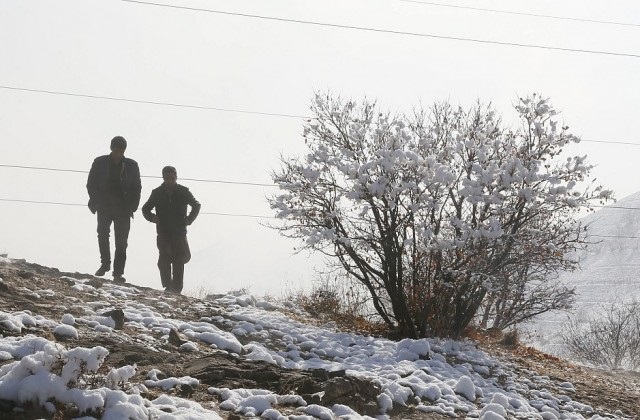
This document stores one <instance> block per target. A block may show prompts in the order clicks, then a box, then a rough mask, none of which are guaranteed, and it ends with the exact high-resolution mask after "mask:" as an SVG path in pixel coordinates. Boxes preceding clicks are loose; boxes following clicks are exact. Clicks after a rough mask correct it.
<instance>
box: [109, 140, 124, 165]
mask: <svg viewBox="0 0 640 420" xmlns="http://www.w3.org/2000/svg"><path fill="white" fill-rule="evenodd" d="M125 150H127V141H126V140H125V139H124V137H122V136H115V137H114V138H112V139H111V156H113V158H114V159H115V161H116V162H120V161H121V160H122V159H123V158H124V151H125Z"/></svg>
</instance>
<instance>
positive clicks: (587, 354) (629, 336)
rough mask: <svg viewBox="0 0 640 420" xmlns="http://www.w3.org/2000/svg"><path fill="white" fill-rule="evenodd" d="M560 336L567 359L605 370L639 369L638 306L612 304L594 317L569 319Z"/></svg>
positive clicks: (617, 302) (600, 310)
mask: <svg viewBox="0 0 640 420" xmlns="http://www.w3.org/2000/svg"><path fill="white" fill-rule="evenodd" d="M563 331H564V332H563V333H562V335H561V337H562V341H563V343H564V345H565V346H566V347H567V350H568V351H569V353H570V355H571V356H572V357H574V358H576V359H578V360H579V361H582V362H585V363H588V364H592V365H595V366H599V367H604V368H608V369H630V370H637V369H638V367H639V366H640V302H638V301H636V300H633V301H631V302H620V301H614V302H611V303H609V304H606V305H602V306H601V307H600V308H599V309H598V310H597V311H596V312H595V314H594V315H592V316H590V317H586V318H575V319H569V320H568V322H567V323H566V324H565V326H564V328H563Z"/></svg>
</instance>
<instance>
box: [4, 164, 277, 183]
mask: <svg viewBox="0 0 640 420" xmlns="http://www.w3.org/2000/svg"><path fill="white" fill-rule="evenodd" d="M0 168H14V169H30V170H39V171H52V172H72V173H81V174H88V173H89V171H82V170H78V169H62V168H47V167H42V166H26V165H7V164H0ZM140 177H141V178H162V177H161V176H156V175H140ZM180 179H181V180H183V181H194V182H210V183H217V184H231V185H248V186H256V187H275V186H276V185H275V184H266V183H259V182H244V181H225V180H219V179H202V178H184V177H180Z"/></svg>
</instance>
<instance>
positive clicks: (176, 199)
mask: <svg viewBox="0 0 640 420" xmlns="http://www.w3.org/2000/svg"><path fill="white" fill-rule="evenodd" d="M162 179H163V180H164V182H163V183H162V185H160V186H159V187H158V188H156V189H154V190H153V191H152V192H151V196H150V197H149V200H147V202H146V203H145V204H144V205H143V206H142V214H143V215H144V218H145V219H147V220H148V221H150V222H152V223H155V224H156V231H157V232H158V238H157V243H158V252H159V256H158V269H159V270H160V280H161V281H162V287H164V288H165V291H166V292H173V293H180V292H182V287H183V280H184V265H185V264H186V263H188V262H189V260H190V259H191V251H190V250H189V243H188V242H187V226H189V225H190V224H191V223H193V221H194V220H195V219H196V217H198V213H199V212H200V203H199V202H198V200H196V199H195V197H194V196H193V194H191V191H189V189H188V188H187V187H184V186H182V185H179V184H178V183H177V180H178V173H177V171H176V168H174V167H173V166H165V167H164V168H162ZM187 206H191V211H190V212H189V214H188V215H187ZM154 208H155V211H156V212H155V213H152V210H153V209H154Z"/></svg>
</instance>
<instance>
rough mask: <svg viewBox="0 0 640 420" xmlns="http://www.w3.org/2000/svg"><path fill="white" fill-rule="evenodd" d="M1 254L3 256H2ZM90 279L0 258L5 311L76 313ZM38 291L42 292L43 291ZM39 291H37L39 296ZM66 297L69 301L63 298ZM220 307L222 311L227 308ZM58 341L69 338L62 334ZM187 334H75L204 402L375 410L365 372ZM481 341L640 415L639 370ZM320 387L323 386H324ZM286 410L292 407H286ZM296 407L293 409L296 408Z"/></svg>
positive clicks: (187, 311)
mask: <svg viewBox="0 0 640 420" xmlns="http://www.w3.org/2000/svg"><path fill="white" fill-rule="evenodd" d="M0 261H2V260H0ZM67 277H69V278H92V279H93V280H92V283H93V285H94V286H95V287H99V286H100V284H101V282H105V281H108V280H103V279H98V278H94V277H93V276H91V275H88V274H81V273H61V272H59V271H58V270H57V269H55V268H48V267H43V266H39V265H37V264H31V263H27V262H25V261H22V260H13V261H12V262H11V263H3V262H0V278H1V279H2V282H1V283H0V311H4V312H15V311H22V310H29V311H31V312H32V313H33V314H38V315H42V316H44V317H46V318H48V319H53V320H59V319H61V317H62V316H63V315H64V314H65V313H69V312H71V313H73V311H74V308H76V307H77V308H78V310H80V305H79V303H78V299H80V297H81V296H82V295H81V294H80V293H79V292H77V291H76V290H74V289H72V288H71V287H70V285H71V284H72V283H73V282H72V281H65V278H67ZM138 288H139V289H141V290H143V291H144V293H143V294H142V295H141V297H140V298H139V300H141V301H143V302H144V303H145V304H149V305H151V304H154V302H157V300H155V299H151V298H156V299H157V298H158V297H159V296H163V300H164V301H165V302H167V303H169V304H170V305H169V306H170V307H171V308H173V309H168V308H167V307H166V306H164V307H162V308H158V311H162V312H164V313H166V312H167V311H171V310H174V311H177V310H178V308H179V313H178V312H176V314H175V317H176V318H180V319H185V318H188V319H194V320H197V319H200V318H201V317H202V316H203V314H200V313H198V309H194V307H195V305H192V303H193V301H194V300H195V298H191V297H186V296H180V295H163V292H161V291H158V290H154V289H149V288H143V287H138ZM46 290H53V291H54V292H55V294H52V297H51V298H50V299H49V298H47V294H46V293H43V292H42V291H46ZM38 291H40V292H38ZM34 293H38V296H37V298H36V297H35V296H34ZM61 297H64V298H63V299H64V301H61ZM145 300H146V301H145ZM221 312H222V311H221ZM110 315H111V316H112V317H113V318H114V320H116V323H118V324H119V331H121V332H122V334H123V336H124V335H126V336H128V337H131V336H134V337H135V335H136V334H137V332H136V331H134V330H132V329H131V328H130V327H128V326H127V325H126V324H124V319H123V316H122V314H118V313H117V312H114V313H112V314H110ZM0 333H1V334H3V335H13V334H15V333H14V332H12V331H10V330H7V329H3V326H2V324H1V323H0ZM20 334H35V335H41V336H45V337H46V338H48V339H50V340H54V339H56V338H55V337H53V336H52V333H51V332H50V330H46V329H40V328H37V327H32V328H29V329H23V331H22V332H21V333H20ZM57 339H58V340H61V341H63V340H66V338H64V337H58V338H57ZM183 341H184V337H182V336H181V335H180V333H178V332H177V331H174V332H172V334H171V335H170V339H169V341H168V342H167V344H166V346H165V348H164V349H163V350H164V352H163V353H157V352H150V351H148V349H147V348H146V347H145V345H144V342H143V341H140V342H134V343H132V342H131V340H125V339H119V335H118V334H111V335H108V336H105V335H104V334H97V333H92V331H91V330H90V329H89V328H87V330H86V331H83V333H82V334H80V338H79V339H74V340H73V343H72V345H73V346H74V347H77V346H83V347H94V346H97V345H100V346H103V347H106V348H107V349H108V350H109V356H108V359H107V361H106V363H105V369H106V368H107V366H108V368H111V367H119V366H123V365H128V364H133V363H135V364H136V365H137V366H138V368H139V373H138V375H140V378H133V379H132V380H133V381H135V380H136V379H137V380H138V381H140V382H144V376H145V375H146V373H147V372H148V371H149V370H150V369H152V368H155V369H159V370H161V371H162V372H164V374H166V375H167V376H176V377H182V376H191V377H194V378H197V379H199V380H200V385H199V386H197V387H189V386H183V387H181V388H178V389H172V390H170V391H169V392H171V393H175V394H176V395H179V396H183V397H188V398H189V399H191V400H193V401H197V402H200V403H201V404H203V405H205V404H208V403H211V402H216V398H217V397H216V396H215V395H211V394H209V393H208V392H207V388H208V387H209V386H215V387H219V388H222V387H228V388H231V389H233V388H258V389H268V390H271V391H274V392H276V393H278V394H287V393H289V392H293V393H295V394H298V395H301V396H303V397H304V398H305V400H308V402H313V403H316V404H321V405H324V406H331V405H333V404H336V403H340V404H347V405H349V406H351V407H352V408H353V409H355V410H357V411H358V412H359V413H362V414H368V415H372V416H373V415H376V413H377V407H376V403H375V401H376V396H377V395H378V393H379V392H378V390H377V389H376V387H375V385H373V384H372V383H369V382H367V381H365V380H362V379H357V378H353V377H349V376H346V375H345V373H344V372H340V371H338V372H327V371H322V370H317V371H294V370H286V369H283V368H280V367H278V366H274V365H271V364H268V363H265V362H260V361H251V360H246V359H243V358H242V357H239V358H238V357H232V356H230V355H229V354H228V353H226V352H217V351H216V350H213V349H211V348H209V347H206V346H203V347H202V349H200V350H201V351H199V352H180V351H178V347H179V346H180V344H181V343H182V342H183ZM479 346H480V347H482V348H483V350H485V351H487V352H488V353H489V354H490V355H491V356H492V357H494V358H497V359H499V360H501V361H502V362H503V363H507V364H510V365H511V366H513V368H514V369H515V370H516V371H518V372H519V373H521V374H522V375H524V376H526V375H532V376H539V375H545V376H548V377H549V378H551V379H552V380H553V382H554V383H557V384H561V383H562V382H571V383H573V384H574V386H575V389H576V393H575V395H574V396H573V398H574V399H575V400H579V401H581V402H583V403H587V404H589V405H591V406H592V407H593V408H594V409H595V411H596V412H597V413H599V414H601V415H611V416H614V415H615V416H617V417H626V418H640V383H639V381H640V376H638V375H636V374H634V373H631V372H616V373H615V374H614V373H611V372H606V371H602V370H598V369H591V368H587V367H582V366H578V365H575V364H572V363H569V362H568V361H566V360H562V359H558V358H554V357H551V356H548V355H546V354H544V353H541V352H538V351H536V350H534V349H531V348H528V347H523V346H505V345H502V344H499V343H498V342H497V340H493V339H491V338H488V337H484V338H482V339H481V340H480V344H479ZM320 391H322V392H320ZM162 392H165V391H161V390H156V389H152V390H150V391H149V394H150V395H145V397H147V398H150V399H152V398H154V395H153V393H157V394H158V395H159V394H160V393H162ZM13 409H14V404H13V403H11V402H7V401H2V400H0V418H19V419H34V418H42V417H47V416H48V417H51V415H50V414H48V413H44V412H42V411H41V410H38V409H36V408H31V409H28V410H27V411H25V412H22V413H20V414H16V412H15V411H14V410H13ZM281 412H283V414H284V413H286V409H285V410H281ZM292 413H293V409H292ZM75 414H77V413H73V412H68V411H65V410H61V411H60V412H58V413H57V414H56V415H55V416H54V417H53V418H59V419H63V418H72V417H73V416H74V415H75ZM391 414H392V417H394V418H404V419H419V418H420V419H439V418H449V417H446V416H441V415H438V414H425V413H423V412H419V411H417V410H414V409H413V408H412V407H406V408H403V409H399V410H397V411H395V412H393V413H391ZM220 415H221V416H222V417H223V418H238V417H237V416H236V415H235V414H233V413H229V412H225V411H220Z"/></svg>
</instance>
